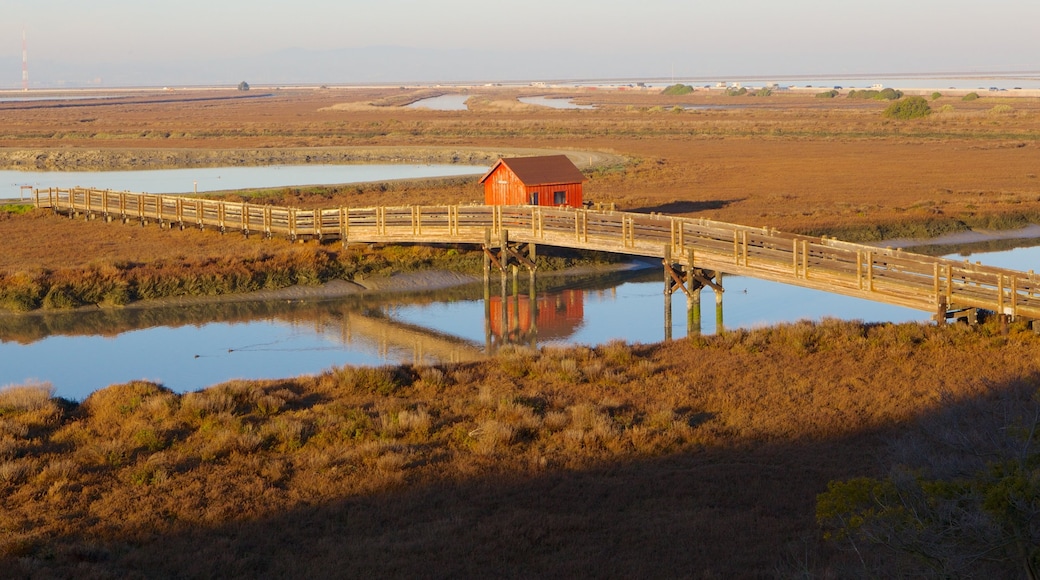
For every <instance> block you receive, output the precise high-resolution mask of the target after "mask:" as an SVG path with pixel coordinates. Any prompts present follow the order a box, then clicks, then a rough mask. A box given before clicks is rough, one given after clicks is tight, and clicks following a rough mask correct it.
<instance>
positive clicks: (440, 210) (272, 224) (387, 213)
mask: <svg viewBox="0 0 1040 580" xmlns="http://www.w3.org/2000/svg"><path fill="white" fill-rule="evenodd" d="M33 201H34V203H35V205H36V206H37V207H44V208H52V209H53V210H54V211H56V212H61V213H68V214H72V215H76V214H86V215H87V216H96V215H103V216H106V217H110V218H111V217H116V216H117V217H120V218H122V219H123V220H124V221H125V220H134V219H137V220H141V221H142V222H145V221H157V222H160V223H163V224H168V225H171V226H172V225H180V226H181V227H184V226H195V227H200V228H217V229H220V230H221V231H241V232H244V233H246V234H249V233H263V234H265V235H272V236H273V235H281V236H288V237H289V238H291V239H297V238H317V239H325V240H336V239H339V240H342V241H343V242H344V243H348V242H350V243H361V242H365V243H367V242H385V243H467V244H482V243H484V241H485V239H486V235H490V238H489V239H490V240H492V242H493V243H494V244H501V243H502V241H503V239H504V238H507V239H508V241H510V242H517V243H535V244H541V245H552V246H559V247H567V248H576V249H586V250H597V251H604V252H613V253H620V254H628V255H633V256H644V257H652V258H664V257H665V255H670V256H674V258H673V259H672V261H673V262H674V263H676V264H680V265H682V266H684V267H696V268H702V269H705V270H712V271H719V272H725V273H727V274H734V275H741V276H749V277H754V278H760V279H764V280H769V281H773V282H780V283H785V284H793V285H797V286H802V287H805V288H813V289H818V290H824V291H828V292H835V293H839V294H844V295H848V296H854V297H859V298H865V299H869V300H875V301H879V302H885V303H889V304H895V305H899V306H905V307H909V308H913V309H917V310H924V311H928V312H933V313H934V312H937V309H938V308H940V305H945V307H946V308H948V309H949V310H951V311H952V310H955V309H962V308H983V309H986V310H991V311H994V312H998V313H1003V314H1008V315H1011V316H1016V317H1018V316H1021V317H1024V318H1027V319H1031V320H1040V279H1038V278H1037V276H1036V275H1035V274H1034V273H1033V272H1019V271H1015V270H1007V269H1002V268H993V267H989V266H984V265H981V264H972V263H969V262H959V261H955V260H949V259H944V258H936V257H931V256H925V255H919V254H913V253H910V252H904V251H902V250H892V249H886V248H877V247H873V246H866V245H861V244H854V243H850V242H843V241H840V240H836V239H831V238H817V237H812V236H801V235H797V234H791V233H786V232H780V231H777V230H774V229H772V228H760V227H751V226H743V225H738V224H728V223H723V222H716V221H712V220H706V219H701V218H681V217H674V216H666V215H661V214H634V213H626V212H618V211H600V210H590V209H572V208H549V207H539V206H486V205H442V206H405V207H368V208H325V209H316V210H303V209H297V208H289V207H274V206H266V205H253V204H249V203H247V202H229V201H221V200H210V199H200V198H195V197H183V196H165V195H153V194H143V193H131V192H115V191H109V190H96V189H87V188H74V189H46V190H41V189H37V190H34V192H33ZM690 256H692V260H693V264H690V263H688V262H689V261H690Z"/></svg>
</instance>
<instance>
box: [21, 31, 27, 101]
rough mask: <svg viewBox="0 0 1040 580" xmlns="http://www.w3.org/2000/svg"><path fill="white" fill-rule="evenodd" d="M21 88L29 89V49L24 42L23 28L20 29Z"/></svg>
mask: <svg viewBox="0 0 1040 580" xmlns="http://www.w3.org/2000/svg"><path fill="white" fill-rule="evenodd" d="M22 90H23V91H28V90H29V49H28V47H27V46H26V43H25V30H22Z"/></svg>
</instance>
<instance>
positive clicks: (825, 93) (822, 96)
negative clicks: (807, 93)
mask: <svg viewBox="0 0 1040 580" xmlns="http://www.w3.org/2000/svg"><path fill="white" fill-rule="evenodd" d="M837 96H838V91H836V90H834V89H831V90H829V91H823V92H822V93H816V98H817V99H833V98H834V97H837Z"/></svg>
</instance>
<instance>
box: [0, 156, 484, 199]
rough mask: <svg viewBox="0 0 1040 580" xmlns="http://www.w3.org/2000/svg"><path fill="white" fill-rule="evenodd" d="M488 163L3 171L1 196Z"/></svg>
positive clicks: (408, 174) (307, 180)
mask: <svg viewBox="0 0 1040 580" xmlns="http://www.w3.org/2000/svg"><path fill="white" fill-rule="evenodd" d="M485 171H487V167H486V166H478V165H461V164H451V163H446V164H419V163H413V164H389V163H383V164H358V165H318V164H314V165H269V166H260V167H199V168H189V169H150V170H133V171H10V170H7V171H0V198H15V199H17V198H18V197H19V196H21V195H22V191H21V187H20V186H22V185H28V186H32V187H36V188H44V189H45V188H48V187H58V188H63V189H65V188H70V187H78V186H82V187H93V188H96V189H112V190H115V191H133V192H136V193H193V192H200V193H201V192H211V191H227V190H237V189H259V188H268V187H289V186H306V185H311V184H342V183H362V182H366V181H385V180H391V179H420V178H429V177H449V176H454V175H480V174H482V173H483V172H485Z"/></svg>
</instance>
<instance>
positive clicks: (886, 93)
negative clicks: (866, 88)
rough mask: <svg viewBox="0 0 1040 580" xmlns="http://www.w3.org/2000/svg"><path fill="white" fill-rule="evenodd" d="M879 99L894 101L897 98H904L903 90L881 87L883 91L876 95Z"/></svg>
mask: <svg viewBox="0 0 1040 580" xmlns="http://www.w3.org/2000/svg"><path fill="white" fill-rule="evenodd" d="M874 98H875V99H877V100H879V101H894V100H896V99H901V98H903V91H897V90H895V89H881V91H880V92H879V93H878V94H877V95H875V96H874Z"/></svg>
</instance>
